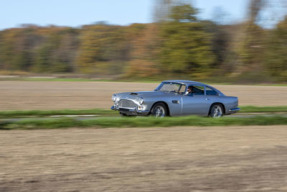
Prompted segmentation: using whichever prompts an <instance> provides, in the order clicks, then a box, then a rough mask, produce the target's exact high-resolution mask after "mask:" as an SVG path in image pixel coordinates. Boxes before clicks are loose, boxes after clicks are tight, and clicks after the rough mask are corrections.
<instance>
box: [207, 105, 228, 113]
mask: <svg viewBox="0 0 287 192" xmlns="http://www.w3.org/2000/svg"><path fill="white" fill-rule="evenodd" d="M214 105H221V106H222V109H223V114H224V115H225V114H226V111H225V105H224V104H223V103H220V102H215V103H212V104H211V105H210V107H209V112H208V115H210V113H211V109H212V107H213V106H214Z"/></svg>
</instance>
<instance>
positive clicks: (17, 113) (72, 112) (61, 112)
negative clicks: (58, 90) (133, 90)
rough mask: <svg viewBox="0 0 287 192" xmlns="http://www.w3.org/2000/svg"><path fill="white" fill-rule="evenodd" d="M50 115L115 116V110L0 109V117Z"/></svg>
mask: <svg viewBox="0 0 287 192" xmlns="http://www.w3.org/2000/svg"><path fill="white" fill-rule="evenodd" d="M52 115H100V116H115V115H118V113H117V112H115V111H112V110H106V109H81V110H71V109H64V110H49V111H42V110H31V111H0V118H2V119H4V118H18V117H31V116H32V117H47V116H52Z"/></svg>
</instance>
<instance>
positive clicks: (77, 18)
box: [0, 0, 248, 30]
mask: <svg viewBox="0 0 287 192" xmlns="http://www.w3.org/2000/svg"><path fill="white" fill-rule="evenodd" d="M153 1H154V0H0V20H1V22H0V30H2V29H6V28H11V27H17V26H20V25H21V24H36V25H41V26H46V25H60V26H72V27H79V26H81V25H85V24H91V23H95V22H98V21H106V22H107V23H109V24H118V25H128V24H131V23H149V22H152V12H153ZM192 1H193V5H194V6H195V7H197V8H199V9H200V12H201V13H200V15H199V16H200V18H202V19H213V18H214V15H215V10H221V12H223V13H225V17H224V18H223V19H222V21H223V22H226V23H229V22H240V21H242V20H244V18H245V16H246V7H247V4H248V0H192Z"/></svg>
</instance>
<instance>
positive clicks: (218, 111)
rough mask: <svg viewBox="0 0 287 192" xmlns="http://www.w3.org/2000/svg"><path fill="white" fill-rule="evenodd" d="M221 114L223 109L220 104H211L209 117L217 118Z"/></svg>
mask: <svg viewBox="0 0 287 192" xmlns="http://www.w3.org/2000/svg"><path fill="white" fill-rule="evenodd" d="M222 116H223V109H222V106H221V105H217V104H216V105H213V106H212V108H211V112H210V117H213V118H219V117H222Z"/></svg>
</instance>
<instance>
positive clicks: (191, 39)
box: [160, 5, 215, 74]
mask: <svg viewBox="0 0 287 192" xmlns="http://www.w3.org/2000/svg"><path fill="white" fill-rule="evenodd" d="M196 14H197V9H195V8H193V7H192V6H190V5H180V6H175V7H173V8H172V11H171V14H170V21H168V22H165V23H163V24H162V25H161V38H162V45H161V52H160V62H161V64H162V70H163V71H164V72H167V73H187V74H200V73H201V74H202V73H206V72H207V71H208V69H209V66H210V65H211V64H212V63H213V62H214V58H215V57H214V54H213V53H212V51H211V34H209V33H207V32H206V31H205V29H204V24H203V23H202V22H200V21H198V20H197V18H196Z"/></svg>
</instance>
